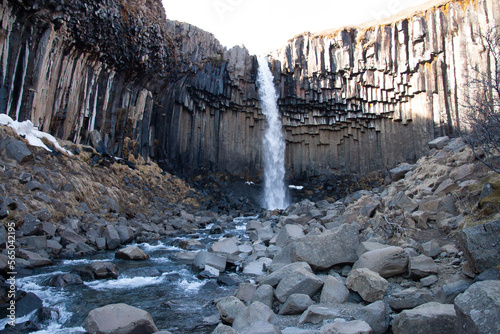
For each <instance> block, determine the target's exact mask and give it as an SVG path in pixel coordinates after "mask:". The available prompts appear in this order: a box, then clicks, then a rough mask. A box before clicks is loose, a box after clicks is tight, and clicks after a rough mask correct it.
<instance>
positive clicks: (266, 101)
mask: <svg viewBox="0 0 500 334" xmlns="http://www.w3.org/2000/svg"><path fill="white" fill-rule="evenodd" d="M258 61H259V72H258V77H257V81H258V84H259V97H260V101H261V107H262V112H263V113H264V115H265V116H266V118H267V128H266V130H265V133H264V138H263V141H262V152H263V160H264V203H263V206H264V207H265V208H266V209H269V210H274V209H285V208H286V207H287V206H288V203H287V198H286V197H287V196H286V187H285V146H286V145H285V139H284V136H283V133H282V131H281V119H280V115H279V111H278V104H277V99H278V98H277V95H276V90H275V88H274V83H273V75H272V73H271V70H270V69H269V65H268V63H267V59H266V58H262V57H259V59H258Z"/></svg>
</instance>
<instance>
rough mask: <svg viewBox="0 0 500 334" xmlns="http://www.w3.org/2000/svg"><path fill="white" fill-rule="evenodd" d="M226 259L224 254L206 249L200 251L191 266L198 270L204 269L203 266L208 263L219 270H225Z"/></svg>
mask: <svg viewBox="0 0 500 334" xmlns="http://www.w3.org/2000/svg"><path fill="white" fill-rule="evenodd" d="M226 260H227V255H226V254H216V253H212V252H207V251H200V252H199V253H198V254H197V255H196V257H195V259H194V263H193V267H194V268H196V269H198V270H205V266H207V265H208V266H211V267H213V268H216V269H217V270H219V271H220V272H223V271H224V270H226Z"/></svg>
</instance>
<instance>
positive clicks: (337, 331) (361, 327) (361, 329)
mask: <svg viewBox="0 0 500 334" xmlns="http://www.w3.org/2000/svg"><path fill="white" fill-rule="evenodd" d="M371 333H373V331H372V328H371V327H370V325H368V324H367V323H366V322H365V321H363V320H353V321H346V320H344V319H335V320H334V321H333V322H332V323H330V324H326V325H324V326H323V327H321V329H320V331H319V334H371Z"/></svg>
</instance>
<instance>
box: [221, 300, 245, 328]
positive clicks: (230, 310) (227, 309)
mask: <svg viewBox="0 0 500 334" xmlns="http://www.w3.org/2000/svg"><path fill="white" fill-rule="evenodd" d="M216 307H217V310H219V314H220V317H221V319H222V321H224V322H225V323H227V324H232V323H233V322H234V319H235V318H236V317H237V316H238V314H240V312H242V311H243V310H244V309H245V304H243V302H242V301H241V300H239V299H238V298H236V297H234V296H229V297H224V298H222V299H221V300H220V301H218V302H217V304H216Z"/></svg>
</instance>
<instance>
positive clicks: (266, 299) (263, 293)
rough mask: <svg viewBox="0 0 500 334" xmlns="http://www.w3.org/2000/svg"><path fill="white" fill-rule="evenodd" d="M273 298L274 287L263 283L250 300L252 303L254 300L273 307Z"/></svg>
mask: <svg viewBox="0 0 500 334" xmlns="http://www.w3.org/2000/svg"><path fill="white" fill-rule="evenodd" d="M273 299H274V289H273V287H272V286H270V285H268V284H263V285H261V286H259V287H258V288H257V290H255V293H254V294H253V296H252V299H251V300H250V302H251V303H253V302H261V303H262V304H264V305H267V306H269V307H271V308H272V307H273Z"/></svg>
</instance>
